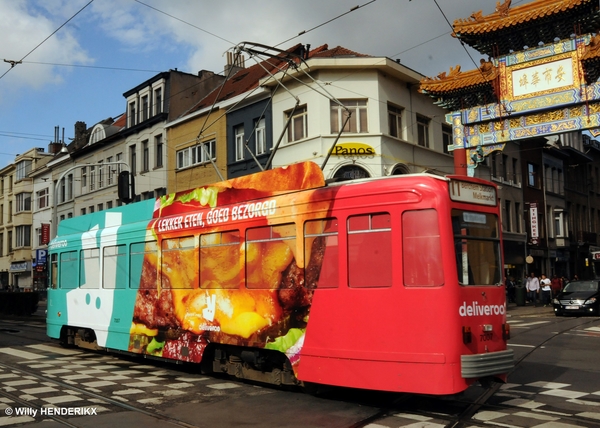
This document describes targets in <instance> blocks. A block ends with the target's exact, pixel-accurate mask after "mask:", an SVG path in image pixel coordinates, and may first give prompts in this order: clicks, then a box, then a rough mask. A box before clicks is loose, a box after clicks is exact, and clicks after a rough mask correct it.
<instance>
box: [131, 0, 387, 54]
mask: <svg viewBox="0 0 600 428" xmlns="http://www.w3.org/2000/svg"><path fill="white" fill-rule="evenodd" d="M373 1H375V0H373ZM135 2H136V3H139V4H141V5H143V6H146V7H147V8H150V9H152V10H154V11H156V12H159V13H162V14H163V15H166V16H168V17H169V18H172V19H175V20H177V21H179V22H182V23H184V24H186V25H189V26H190V27H194V28H195V29H197V30H200V31H202V32H204V33H206V34H209V35H211V36H213V37H216V38H217V39H220V40H223V41H224V42H227V43H229V44H230V45H232V46H235V43H233V42H232V41H230V40H227V39H226V38H224V37H221V36H219V35H217V34H215V33H211V32H210V31H208V30H205V29H204V28H200V27H198V26H196V25H194V24H190V23H189V22H187V21H184V20H183V19H181V18H177V17H176V16H173V15H171V14H168V13H167V12H164V11H162V10H160V9H157V8H155V7H153V6H150V5H149V4H146V3H144V2H142V1H140V0H135Z"/></svg>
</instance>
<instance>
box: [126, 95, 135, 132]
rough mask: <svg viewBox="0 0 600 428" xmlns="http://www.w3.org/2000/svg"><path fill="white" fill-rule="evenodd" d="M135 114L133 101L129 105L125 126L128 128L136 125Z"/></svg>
mask: <svg viewBox="0 0 600 428" xmlns="http://www.w3.org/2000/svg"><path fill="white" fill-rule="evenodd" d="M136 112H137V110H136V107H135V101H132V102H130V103H129V115H128V117H127V124H128V126H129V127H130V128H131V127H132V126H135V125H136V124H137V120H136Z"/></svg>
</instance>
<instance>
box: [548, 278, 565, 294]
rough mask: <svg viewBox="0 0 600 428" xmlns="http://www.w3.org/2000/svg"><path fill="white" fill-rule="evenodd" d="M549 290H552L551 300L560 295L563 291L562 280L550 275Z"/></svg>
mask: <svg viewBox="0 0 600 428" xmlns="http://www.w3.org/2000/svg"><path fill="white" fill-rule="evenodd" d="M550 288H552V298H553V299H554V298H556V296H558V293H560V292H561V291H562V289H563V282H562V279H561V278H559V277H558V276H557V275H556V274H554V275H552V280H551V281H550Z"/></svg>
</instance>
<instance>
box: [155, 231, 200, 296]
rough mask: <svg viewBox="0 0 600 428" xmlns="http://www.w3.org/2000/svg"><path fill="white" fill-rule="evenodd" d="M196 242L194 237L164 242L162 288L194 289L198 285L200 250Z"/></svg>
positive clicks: (165, 240)
mask: <svg viewBox="0 0 600 428" xmlns="http://www.w3.org/2000/svg"><path fill="white" fill-rule="evenodd" d="M195 241H196V240H195V239H194V237H193V236H186V237H182V238H171V239H164V240H163V241H162V275H161V276H160V278H161V287H162V288H164V289H166V288H194V286H195V285H196V284H198V248H197V247H196V245H195Z"/></svg>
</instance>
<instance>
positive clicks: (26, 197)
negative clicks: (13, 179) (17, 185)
mask: <svg viewBox="0 0 600 428" xmlns="http://www.w3.org/2000/svg"><path fill="white" fill-rule="evenodd" d="M16 201H17V207H16V208H17V210H16V212H17V213H21V212H24V211H31V193H19V194H18V195H17V198H16Z"/></svg>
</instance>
